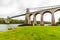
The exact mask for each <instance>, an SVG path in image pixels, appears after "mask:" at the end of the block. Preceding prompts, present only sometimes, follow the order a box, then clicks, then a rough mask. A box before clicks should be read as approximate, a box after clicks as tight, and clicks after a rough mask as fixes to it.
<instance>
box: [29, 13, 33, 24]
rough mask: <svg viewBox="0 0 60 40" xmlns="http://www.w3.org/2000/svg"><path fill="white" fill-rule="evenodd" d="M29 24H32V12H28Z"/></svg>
mask: <svg viewBox="0 0 60 40" xmlns="http://www.w3.org/2000/svg"><path fill="white" fill-rule="evenodd" d="M29 19H30V24H32V21H33V14H29Z"/></svg>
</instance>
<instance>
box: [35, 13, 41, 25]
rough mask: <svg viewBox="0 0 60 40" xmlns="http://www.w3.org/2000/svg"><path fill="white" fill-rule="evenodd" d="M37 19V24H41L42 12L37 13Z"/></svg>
mask: <svg viewBox="0 0 60 40" xmlns="http://www.w3.org/2000/svg"><path fill="white" fill-rule="evenodd" d="M36 21H37V25H40V21H41V14H37V15H36Z"/></svg>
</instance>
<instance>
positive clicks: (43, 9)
mask: <svg viewBox="0 0 60 40" xmlns="http://www.w3.org/2000/svg"><path fill="white" fill-rule="evenodd" d="M59 10H60V6H59V5H58V6H49V7H41V8H40V10H39V11H34V12H30V9H29V8H27V9H26V13H25V14H22V15H17V16H13V17H7V20H6V21H5V22H6V23H9V21H10V20H9V19H10V18H14V17H19V16H24V15H25V22H24V23H25V24H31V19H30V17H31V15H33V24H32V25H33V26H34V25H35V24H37V23H36V15H37V14H40V15H41V21H40V25H41V26H43V25H44V20H43V15H44V14H45V13H51V25H55V17H54V13H55V12H56V11H59Z"/></svg>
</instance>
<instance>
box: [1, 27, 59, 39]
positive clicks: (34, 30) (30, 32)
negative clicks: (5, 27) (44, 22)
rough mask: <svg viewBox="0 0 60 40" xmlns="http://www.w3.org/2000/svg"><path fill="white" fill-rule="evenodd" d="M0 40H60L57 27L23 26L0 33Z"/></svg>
mask: <svg viewBox="0 0 60 40" xmlns="http://www.w3.org/2000/svg"><path fill="white" fill-rule="evenodd" d="M0 40H60V27H59V26H25V27H20V28H17V29H16V30H9V31H6V32H0Z"/></svg>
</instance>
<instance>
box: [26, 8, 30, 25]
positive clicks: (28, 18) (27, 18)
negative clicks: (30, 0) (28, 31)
mask: <svg viewBox="0 0 60 40" xmlns="http://www.w3.org/2000/svg"><path fill="white" fill-rule="evenodd" d="M29 13H30V12H29V9H28V8H27V11H26V16H25V24H27V25H28V24H31V22H30V17H29Z"/></svg>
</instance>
